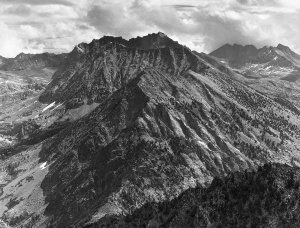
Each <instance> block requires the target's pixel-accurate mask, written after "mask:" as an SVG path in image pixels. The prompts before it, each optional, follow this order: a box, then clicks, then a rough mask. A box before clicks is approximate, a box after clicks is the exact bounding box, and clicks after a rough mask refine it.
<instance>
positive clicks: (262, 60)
mask: <svg viewBox="0 0 300 228" xmlns="http://www.w3.org/2000/svg"><path fill="white" fill-rule="evenodd" d="M210 55H211V56H214V57H217V58H220V59H223V60H224V61H226V62H228V64H229V66H230V67H235V68H242V67H246V66H247V65H249V64H259V65H260V67H261V66H262V65H263V66H264V67H269V68H270V67H286V68H288V67H289V68H290V69H295V68H297V67H300V56H299V55H298V54H296V53H295V52H293V51H292V50H291V49H290V48H289V47H287V46H284V45H282V44H278V46H277V47H271V46H270V47H267V46H265V47H263V48H260V49H257V48H256V47H255V46H253V45H246V46H242V45H238V44H234V45H230V44H226V45H224V46H222V47H220V48H218V49H217V50H215V51H213V52H212V53H210ZM261 68H263V67H261Z"/></svg>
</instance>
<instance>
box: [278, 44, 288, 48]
mask: <svg viewBox="0 0 300 228" xmlns="http://www.w3.org/2000/svg"><path fill="white" fill-rule="evenodd" d="M277 48H278V49H290V48H289V47H288V46H285V45H283V44H280V43H279V44H278V45H277Z"/></svg>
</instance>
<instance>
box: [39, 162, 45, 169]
mask: <svg viewBox="0 0 300 228" xmlns="http://www.w3.org/2000/svg"><path fill="white" fill-rule="evenodd" d="M46 165H47V162H44V163H42V164H41V165H40V169H41V170H43V169H45V168H46Z"/></svg>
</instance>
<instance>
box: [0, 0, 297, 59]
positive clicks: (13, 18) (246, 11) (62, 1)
mask: <svg viewBox="0 0 300 228" xmlns="http://www.w3.org/2000/svg"><path fill="white" fill-rule="evenodd" d="M299 12H300V1H286V0H201V1H199V0H151V1H149V0H127V1H123V0H89V1H87V0H77V1H71V0H48V1H42V0H0V21H1V27H0V33H4V34H9V37H8V36H6V35H5V36H4V35H2V37H1V39H4V40H5V42H6V44H7V47H11V50H10V49H9V48H4V46H3V45H1V44H0V46H3V47H2V48H0V54H2V55H6V56H12V55H16V54H18V52H21V51H23V52H24V51H27V52H39V51H41V52H42V51H51V52H52V51H53V52H61V51H64V52H66V51H70V50H71V49H72V48H73V47H74V46H75V45H76V44H77V43H80V42H89V41H91V40H92V39H94V38H96V39H97V38H100V37H101V36H103V35H114V36H123V37H125V38H131V37H134V36H138V35H139V36H142V35H146V34H148V33H153V32H158V31H162V32H164V33H166V34H167V35H169V36H170V37H171V38H173V39H175V40H178V41H179V42H180V43H182V44H184V45H186V46H188V47H190V48H191V49H194V50H197V51H204V52H210V51H212V50H214V49H216V48H218V47H219V46H221V45H223V44H225V43H240V44H254V45H256V46H258V47H261V46H264V45H277V43H283V44H286V45H288V46H290V47H291V48H293V49H294V50H296V51H297V52H299V53H300V40H299V39H298V37H300V26H299V21H300V16H299V15H300V14H299ZM9 38H11V39H9ZM13 42H15V43H16V45H13ZM2 43H3V42H2Z"/></svg>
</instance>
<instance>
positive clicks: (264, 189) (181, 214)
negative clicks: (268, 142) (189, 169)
mask: <svg viewBox="0 0 300 228" xmlns="http://www.w3.org/2000/svg"><path fill="white" fill-rule="evenodd" d="M299 186H300V170H299V168H292V167H289V166H287V165H281V164H266V165H264V166H263V167H259V169H258V171H256V172H247V171H245V172H239V173H232V174H230V175H229V176H227V177H226V178H222V179H220V178H215V179H214V180H213V181H212V183H211V185H210V186H209V187H208V188H202V187H196V188H193V189H189V190H187V191H185V192H183V193H182V194H180V195H179V196H178V197H176V198H175V199H173V200H171V201H167V202H162V203H147V204H146V205H144V206H143V207H141V208H140V209H138V210H136V211H135V212H134V213H133V214H132V215H129V216H126V217H121V216H120V217H117V216H112V217H107V218H106V220H104V221H102V224H98V225H99V226H98V227H101V225H102V227H182V228H183V227H289V228H291V227H299V225H300V217H299V212H300V207H299V205H298V202H299ZM90 227H92V226H90Z"/></svg>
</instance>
